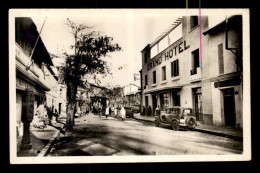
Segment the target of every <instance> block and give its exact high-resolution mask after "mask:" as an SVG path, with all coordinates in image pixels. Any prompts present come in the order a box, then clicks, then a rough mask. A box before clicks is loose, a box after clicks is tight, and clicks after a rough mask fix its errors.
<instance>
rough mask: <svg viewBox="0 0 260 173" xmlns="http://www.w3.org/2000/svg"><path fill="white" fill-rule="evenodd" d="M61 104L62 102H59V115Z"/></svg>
mask: <svg viewBox="0 0 260 173" xmlns="http://www.w3.org/2000/svg"><path fill="white" fill-rule="evenodd" d="M61 104H62V103H59V115H60V113H61Z"/></svg>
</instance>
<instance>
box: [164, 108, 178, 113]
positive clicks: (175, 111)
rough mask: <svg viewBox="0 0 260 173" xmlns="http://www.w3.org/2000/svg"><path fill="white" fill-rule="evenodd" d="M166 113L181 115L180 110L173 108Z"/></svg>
mask: <svg viewBox="0 0 260 173" xmlns="http://www.w3.org/2000/svg"><path fill="white" fill-rule="evenodd" d="M166 113H167V114H169V113H171V114H179V113H180V109H179V108H172V109H166Z"/></svg>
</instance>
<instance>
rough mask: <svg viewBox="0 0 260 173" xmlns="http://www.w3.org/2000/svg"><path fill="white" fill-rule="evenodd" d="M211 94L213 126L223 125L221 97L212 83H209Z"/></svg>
mask: <svg viewBox="0 0 260 173" xmlns="http://www.w3.org/2000/svg"><path fill="white" fill-rule="evenodd" d="M211 90H212V92H211V94H212V105H214V106H213V124H214V125H224V122H223V117H222V115H223V113H222V112H223V110H222V107H223V105H222V104H223V101H222V100H223V96H222V93H221V92H220V90H219V89H218V88H215V87H214V82H212V83H211Z"/></svg>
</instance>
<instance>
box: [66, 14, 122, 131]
mask: <svg viewBox="0 0 260 173" xmlns="http://www.w3.org/2000/svg"><path fill="white" fill-rule="evenodd" d="M67 20H68V22H67V25H68V26H69V27H70V28H71V31H72V32H71V33H72V34H73V36H74V38H75V44H74V45H72V46H71V49H75V52H74V54H68V53H67V52H65V53H64V55H65V57H66V66H65V67H64V68H63V74H64V81H65V83H66V85H67V99H68V100H67V101H68V105H67V119H66V134H68V135H69V134H71V133H72V131H73V125H74V115H75V112H76V103H77V100H76V95H77V88H78V86H79V85H80V83H81V82H82V80H84V76H85V75H86V74H106V73H107V72H108V70H109V69H108V66H107V63H106V62H105V61H104V60H102V58H101V57H106V56H107V55H108V53H110V52H114V51H119V50H121V47H120V46H119V45H118V44H112V41H113V38H112V37H108V36H102V35H100V33H99V32H96V31H89V29H91V27H88V26H86V25H82V24H80V25H76V24H75V23H73V22H72V21H70V20H69V19H67Z"/></svg>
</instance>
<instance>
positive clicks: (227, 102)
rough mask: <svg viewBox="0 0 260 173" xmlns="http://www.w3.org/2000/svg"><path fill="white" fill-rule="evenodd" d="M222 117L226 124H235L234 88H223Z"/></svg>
mask: <svg viewBox="0 0 260 173" xmlns="http://www.w3.org/2000/svg"><path fill="white" fill-rule="evenodd" d="M222 91H223V102H224V119H225V125H226V126H235V125H236V113H235V112H236V111H235V97H234V88H228V89H223V90H222Z"/></svg>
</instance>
